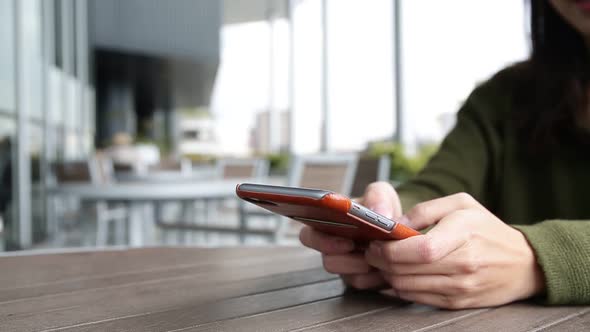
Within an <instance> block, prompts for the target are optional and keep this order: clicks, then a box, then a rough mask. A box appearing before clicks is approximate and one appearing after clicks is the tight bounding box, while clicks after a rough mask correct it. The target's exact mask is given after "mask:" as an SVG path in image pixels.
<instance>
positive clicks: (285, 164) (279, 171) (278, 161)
mask: <svg viewBox="0 0 590 332" xmlns="http://www.w3.org/2000/svg"><path fill="white" fill-rule="evenodd" d="M262 157H263V158H265V159H266V160H268V162H269V166H270V173H271V174H273V175H285V174H287V170H288V168H289V162H290V160H291V158H290V156H289V154H288V153H270V154H266V155H264V156H262Z"/></svg>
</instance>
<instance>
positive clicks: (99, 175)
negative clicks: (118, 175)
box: [52, 157, 112, 184]
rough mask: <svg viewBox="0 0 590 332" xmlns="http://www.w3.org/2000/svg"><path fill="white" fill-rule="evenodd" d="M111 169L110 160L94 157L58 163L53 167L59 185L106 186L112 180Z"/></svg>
mask: <svg viewBox="0 0 590 332" xmlns="http://www.w3.org/2000/svg"><path fill="white" fill-rule="evenodd" d="M109 167H112V163H110V162H109V160H102V159H99V158H96V157H92V158H90V159H89V160H80V161H68V162H58V163H55V164H53V165H52V170H53V175H54V176H55V180H56V181H57V183H58V184H64V183H93V184H105V183H108V182H110V181H111V179H112V178H111V177H110V176H111V175H112V169H111V168H109Z"/></svg>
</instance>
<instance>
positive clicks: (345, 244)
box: [336, 239, 354, 251]
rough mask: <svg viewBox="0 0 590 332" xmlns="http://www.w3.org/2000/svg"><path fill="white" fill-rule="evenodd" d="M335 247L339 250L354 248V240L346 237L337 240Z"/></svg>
mask: <svg viewBox="0 0 590 332" xmlns="http://www.w3.org/2000/svg"><path fill="white" fill-rule="evenodd" d="M336 248H337V249H338V250H341V251H352V250H354V241H352V240H347V239H342V240H337V241H336Z"/></svg>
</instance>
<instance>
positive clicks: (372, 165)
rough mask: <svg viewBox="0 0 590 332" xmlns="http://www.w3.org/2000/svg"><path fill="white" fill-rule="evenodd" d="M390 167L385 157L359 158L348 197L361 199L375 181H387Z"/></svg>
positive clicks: (388, 160)
mask: <svg viewBox="0 0 590 332" xmlns="http://www.w3.org/2000/svg"><path fill="white" fill-rule="evenodd" d="M390 167H391V158H390V157H389V156H387V155H383V156H380V157H368V156H365V157H361V158H359V160H358V166H357V168H356V172H355V175H354V181H353V184H352V190H351V192H350V196H351V197H361V196H363V195H364V193H365V189H366V188H367V186H368V185H369V184H371V183H373V182H376V181H389V174H390V169H391V168H390Z"/></svg>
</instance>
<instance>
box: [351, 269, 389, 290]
mask: <svg viewBox="0 0 590 332" xmlns="http://www.w3.org/2000/svg"><path fill="white" fill-rule="evenodd" d="M340 277H341V278H342V280H343V281H344V283H345V284H346V285H348V286H350V287H352V288H356V289H377V288H381V287H384V286H385V285H387V283H386V282H385V279H383V276H382V275H381V273H380V272H371V273H365V274H343V275H341V276H340Z"/></svg>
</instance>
